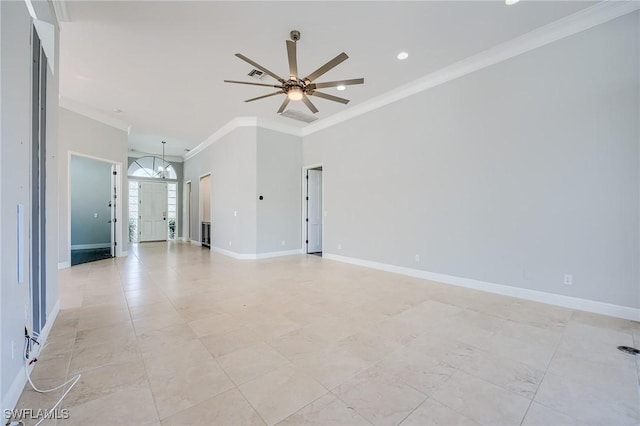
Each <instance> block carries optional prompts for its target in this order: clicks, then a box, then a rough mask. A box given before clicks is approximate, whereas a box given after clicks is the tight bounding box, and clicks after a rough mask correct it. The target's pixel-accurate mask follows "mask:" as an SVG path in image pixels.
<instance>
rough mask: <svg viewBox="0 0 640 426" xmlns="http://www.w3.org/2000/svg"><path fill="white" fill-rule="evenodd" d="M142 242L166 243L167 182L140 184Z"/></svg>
mask: <svg viewBox="0 0 640 426" xmlns="http://www.w3.org/2000/svg"><path fill="white" fill-rule="evenodd" d="M138 199H139V202H140V206H139V208H138V211H139V220H140V222H139V227H140V241H166V240H167V233H168V226H167V184H166V182H140V188H139V191H138Z"/></svg>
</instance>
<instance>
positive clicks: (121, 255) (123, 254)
mask: <svg viewBox="0 0 640 426" xmlns="http://www.w3.org/2000/svg"><path fill="white" fill-rule="evenodd" d="M127 256H129V251H121V252H120V254H116V257H127Z"/></svg>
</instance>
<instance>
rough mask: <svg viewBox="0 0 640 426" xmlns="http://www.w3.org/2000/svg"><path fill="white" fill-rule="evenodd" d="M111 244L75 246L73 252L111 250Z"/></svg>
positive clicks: (72, 247)
mask: <svg viewBox="0 0 640 426" xmlns="http://www.w3.org/2000/svg"><path fill="white" fill-rule="evenodd" d="M109 247H111V243H97V244H75V245H72V246H71V250H88V249H97V248H109Z"/></svg>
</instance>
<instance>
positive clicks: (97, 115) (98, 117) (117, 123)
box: [58, 96, 131, 134]
mask: <svg viewBox="0 0 640 426" xmlns="http://www.w3.org/2000/svg"><path fill="white" fill-rule="evenodd" d="M58 105H59V106H60V107H61V108H64V109H68V110H69V111H72V112H75V113H76V114H80V115H84V116H85V117H88V118H91V119H92V120H95V121H98V122H100V123H102V124H106V125H107V126H111V127H115V128H116V129H118V130H122V131H123V132H127V134H128V133H129V132H130V131H131V125H130V124H129V123H127V122H125V121H123V120H120V119H117V118H114V117H111V116H110V115H109V114H107V113H106V112H103V111H100V110H98V109H95V108H93V107H90V106H89V105H86V104H83V103H81V102H77V101H74V100H72V99H69V98H65V97H63V96H60V99H59V100H58Z"/></svg>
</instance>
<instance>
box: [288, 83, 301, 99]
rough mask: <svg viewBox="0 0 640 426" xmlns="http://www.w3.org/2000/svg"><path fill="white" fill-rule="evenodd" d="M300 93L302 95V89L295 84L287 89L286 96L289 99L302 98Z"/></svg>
mask: <svg viewBox="0 0 640 426" xmlns="http://www.w3.org/2000/svg"><path fill="white" fill-rule="evenodd" d="M302 95H303V93H302V89H301V88H299V87H297V86H294V87H292V88H290V89H289V91H288V92H287V96H288V97H289V100H291V101H299V100H302Z"/></svg>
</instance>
